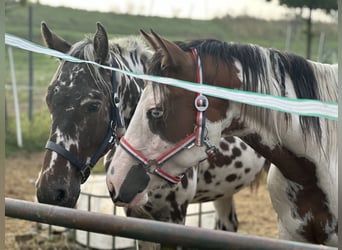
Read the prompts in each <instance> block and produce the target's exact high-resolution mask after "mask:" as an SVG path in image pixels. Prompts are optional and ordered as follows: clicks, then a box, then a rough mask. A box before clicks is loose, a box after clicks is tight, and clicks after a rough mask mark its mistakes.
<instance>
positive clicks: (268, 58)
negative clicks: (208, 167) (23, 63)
mask: <svg viewBox="0 0 342 250" xmlns="http://www.w3.org/2000/svg"><path fill="white" fill-rule="evenodd" d="M142 33H143V35H144V36H145V38H146V39H147V41H148V42H149V43H150V44H151V46H152V47H153V48H154V49H155V54H154V55H153V57H152V61H151V64H150V68H149V71H148V72H149V74H152V75H158V76H165V77H171V78H176V79H181V80H185V81H190V82H201V81H203V83H206V84H210V85H215V86H220V87H225V88H231V89H240V90H246V91H253V92H257V93H264V94H270V95H274V96H285V97H292V98H298V99H301V98H304V99H315V100H322V101H327V102H337V65H325V64H319V63H315V62H312V61H307V60H305V59H304V58H302V57H300V56H297V55H293V54H289V53H282V52H279V51H277V50H274V49H266V48H262V47H259V46H256V45H240V44H233V43H230V44H227V43H225V42H221V41H217V40H196V41H192V42H189V43H183V44H176V43H173V42H170V41H168V40H166V39H163V38H161V37H160V36H159V35H157V34H155V33H152V34H146V33H145V32H142ZM194 51H197V55H196V53H194ZM198 57H199V58H200V60H201V62H202V64H201V65H202V66H201V68H199V67H198V64H199V63H198ZM201 77H203V79H201ZM198 96H201V97H198ZM195 99H196V101H195V105H194V100H195ZM206 106H207V110H206V111H205V113H203V112H202V107H206ZM336 130H337V124H336V122H335V121H331V120H328V119H323V118H314V117H302V116H298V115H291V114H288V113H282V112H279V111H273V110H270V109H265V108H260V107H254V106H249V105H244V104H241V103H237V102H232V101H227V100H223V99H218V98H213V97H208V98H205V97H203V96H202V95H200V94H197V93H194V92H190V91H187V90H184V89H180V88H176V87H171V86H167V85H162V84H155V83H152V82H148V83H147V85H146V86H145V89H144V91H143V93H142V96H141V99H140V101H139V103H138V106H137V108H136V112H135V113H134V115H133V118H132V120H131V123H130V125H129V127H128V129H127V131H126V134H125V136H124V137H123V138H122V139H121V142H120V145H121V147H118V149H117V151H116V153H115V155H114V157H113V160H112V162H111V165H110V167H109V170H108V171H107V185H108V189H109V191H110V192H111V195H112V199H113V201H114V202H115V203H117V204H119V205H125V206H133V205H138V204H144V203H145V202H146V201H147V193H148V191H149V190H152V189H154V188H155V187H158V186H159V185H161V184H162V183H163V180H161V179H160V178H158V175H159V172H160V169H162V171H163V172H165V173H167V174H168V175H170V176H173V177H178V176H180V175H181V174H182V173H184V172H185V171H186V169H187V168H188V167H189V166H193V165H194V164H196V163H197V162H199V161H201V160H203V159H206V158H207V157H208V156H207V152H206V151H207V149H208V148H210V145H218V144H219V141H220V137H221V136H222V135H238V136H241V137H244V140H245V141H246V142H248V143H249V144H250V145H251V146H252V147H254V148H255V149H256V151H257V152H259V153H261V154H262V155H263V156H265V157H266V158H267V159H269V160H270V161H271V162H272V163H274V164H275V165H276V166H277V167H274V166H272V167H271V169H270V173H269V176H268V185H269V191H270V195H271V199H272V203H273V206H274V208H275V210H276V212H277V214H278V218H279V236H280V238H282V239H288V240H294V241H303V242H311V243H316V244H326V245H332V246H337V244H338V239H337V233H338V223H337V222H338V211H337V201H338V196H337V171H338V170H337V135H336ZM203 131H204V133H202V132H203ZM203 134H204V135H203ZM193 143H196V144H198V145H199V146H192V145H193ZM208 145H209V146H208ZM175 151H176V152H177V153H175ZM137 180H138V181H137Z"/></svg>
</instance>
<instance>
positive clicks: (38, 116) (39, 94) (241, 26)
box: [5, 5, 338, 156]
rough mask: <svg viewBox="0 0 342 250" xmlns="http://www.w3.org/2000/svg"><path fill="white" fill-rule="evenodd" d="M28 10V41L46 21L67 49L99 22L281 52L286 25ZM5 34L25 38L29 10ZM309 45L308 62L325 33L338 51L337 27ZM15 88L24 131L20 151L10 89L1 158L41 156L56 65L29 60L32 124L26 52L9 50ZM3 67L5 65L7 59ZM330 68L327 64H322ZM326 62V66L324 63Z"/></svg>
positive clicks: (112, 31)
mask: <svg viewBox="0 0 342 250" xmlns="http://www.w3.org/2000/svg"><path fill="white" fill-rule="evenodd" d="M32 7H33V14H34V17H33V41H34V42H36V43H38V44H43V42H42V39H41V35H40V23H41V21H45V22H46V23H47V24H48V26H49V27H50V28H51V29H52V30H53V31H54V32H56V33H57V34H59V35H60V36H62V37H63V38H65V39H66V40H67V41H69V42H70V43H74V42H76V41H79V40H81V39H82V38H83V37H84V35H85V34H93V33H94V32H95V29H96V25H95V23H96V22H97V21H100V22H101V23H102V24H103V25H104V26H105V27H106V30H107V32H108V33H109V37H117V36H126V35H138V34H139V30H140V29H144V30H146V31H149V30H150V29H153V30H154V31H156V32H158V33H159V34H161V35H163V36H165V37H166V38H169V39H172V40H191V39H195V38H216V39H220V40H224V41H233V42H241V43H254V44H258V45H261V46H264V47H273V48H276V49H279V50H284V49H285V39H286V32H287V27H288V21H285V20H284V21H272V22H268V21H265V20H260V19H255V18H250V17H237V18H232V17H229V16H226V17H224V18H221V19H213V20H209V21H200V20H190V19H178V18H160V17H144V16H130V15H121V14H120V15H119V14H114V13H99V12H84V11H81V10H75V9H68V8H62V7H60V8H52V7H48V6H43V5H32ZM5 27H6V33H10V34H13V35H16V36H19V37H22V38H25V39H27V37H28V8H27V7H22V6H20V7H17V8H13V9H11V10H10V11H8V12H6V24H5ZM313 29H314V39H313V43H312V58H313V59H316V58H317V51H318V39H319V35H320V33H321V32H323V31H324V32H325V35H326V44H325V51H326V52H331V51H336V52H337V48H338V38H337V35H338V31H337V24H331V23H329V24H327V23H315V24H314V26H313ZM294 37H295V39H294V40H293V42H292V44H291V51H292V52H294V53H297V54H299V55H302V56H304V54H305V44H306V43H305V26H304V25H302V26H300V27H299V29H298V31H297V33H296V34H295V36H294ZM13 55H14V64H15V65H14V66H15V73H16V79H17V85H18V86H19V88H20V92H19V100H20V109H21V112H22V114H21V122H22V129H23V140H24V141H23V143H24V148H18V147H17V146H16V135H15V133H16V132H15V120H14V114H13V95H12V92H11V89H8V90H7V91H6V110H7V119H6V155H7V156H9V155H13V154H16V153H18V152H19V153H20V152H22V151H27V152H32V151H41V150H43V148H44V145H45V143H46V140H47V138H48V137H49V129H50V118H49V114H48V111H47V108H46V106H45V103H44V96H45V91H46V88H47V86H48V84H49V82H50V80H51V78H52V76H53V74H54V72H55V70H56V69H57V65H58V60H56V59H54V58H49V57H48V56H45V55H40V54H34V90H33V92H34V120H33V121H32V122H31V121H29V120H28V118H27V113H28V111H27V108H28V104H27V103H28V99H29V97H28V91H27V86H28V52H27V51H23V50H20V49H15V48H14V49H13ZM5 60H6V62H8V58H7V53H6V58H5ZM327 60H328V62H331V58H328V59H327ZM329 60H330V61H329ZM5 82H6V85H8V86H9V85H11V77H10V69H9V65H8V63H6V75H5Z"/></svg>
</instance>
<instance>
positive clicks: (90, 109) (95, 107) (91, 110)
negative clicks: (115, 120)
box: [86, 102, 101, 113]
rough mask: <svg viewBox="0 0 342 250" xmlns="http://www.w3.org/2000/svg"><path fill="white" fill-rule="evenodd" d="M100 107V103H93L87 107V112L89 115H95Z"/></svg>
mask: <svg viewBox="0 0 342 250" xmlns="http://www.w3.org/2000/svg"><path fill="white" fill-rule="evenodd" d="M100 107H101V103H99V102H92V103H89V104H88V105H87V106H86V110H87V112H89V113H95V112H97V111H99V109H100Z"/></svg>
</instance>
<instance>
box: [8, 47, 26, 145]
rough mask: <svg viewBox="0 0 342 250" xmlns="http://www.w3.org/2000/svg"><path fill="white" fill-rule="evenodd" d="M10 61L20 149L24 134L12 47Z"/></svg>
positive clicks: (9, 55)
mask: <svg viewBox="0 0 342 250" xmlns="http://www.w3.org/2000/svg"><path fill="white" fill-rule="evenodd" d="M8 60H9V66H10V70H11V79H12V90H13V101H14V112H15V124H16V130H17V144H18V146H19V147H22V146H23V139H22V134H21V123H20V109H19V99H18V90H17V80H16V78H15V70H14V62H13V53H12V47H11V46H8Z"/></svg>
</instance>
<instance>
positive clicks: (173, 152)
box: [120, 133, 196, 184]
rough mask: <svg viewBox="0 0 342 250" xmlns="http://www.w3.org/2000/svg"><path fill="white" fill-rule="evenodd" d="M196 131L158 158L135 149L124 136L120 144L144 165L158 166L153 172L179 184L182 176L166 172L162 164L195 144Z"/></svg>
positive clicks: (148, 166) (148, 167)
mask: <svg viewBox="0 0 342 250" xmlns="http://www.w3.org/2000/svg"><path fill="white" fill-rule="evenodd" d="M195 137H196V136H195V133H192V134H190V135H189V136H187V137H186V138H185V139H184V140H182V141H181V142H180V143H178V144H177V145H176V146H175V147H173V148H172V149H170V150H169V151H166V152H165V153H163V154H161V155H160V156H158V157H157V158H156V159H148V158H147V157H146V156H145V155H144V154H143V153H141V152H140V151H139V150H137V149H135V148H134V147H133V146H132V145H131V144H130V143H129V142H128V141H127V140H126V138H125V137H124V136H123V137H121V140H120V146H121V147H122V148H123V149H124V150H125V151H126V152H127V153H128V154H130V155H131V156H133V157H134V158H135V159H137V160H138V161H139V162H140V163H142V164H143V165H144V167H145V168H146V169H147V170H149V171H150V168H151V166H152V165H154V166H156V168H155V169H154V170H153V171H152V172H150V173H153V174H156V175H158V176H160V177H161V178H163V179H164V180H166V181H168V182H170V183H172V184H177V183H179V182H180V181H181V179H182V176H177V177H174V176H171V175H170V174H168V173H166V172H165V171H164V170H162V169H161V166H162V165H163V164H164V163H165V162H166V161H167V160H169V159H170V158H171V157H173V156H175V155H176V154H178V153H179V152H181V151H183V150H184V149H186V148H189V147H191V146H192V145H193V143H194V141H195Z"/></svg>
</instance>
